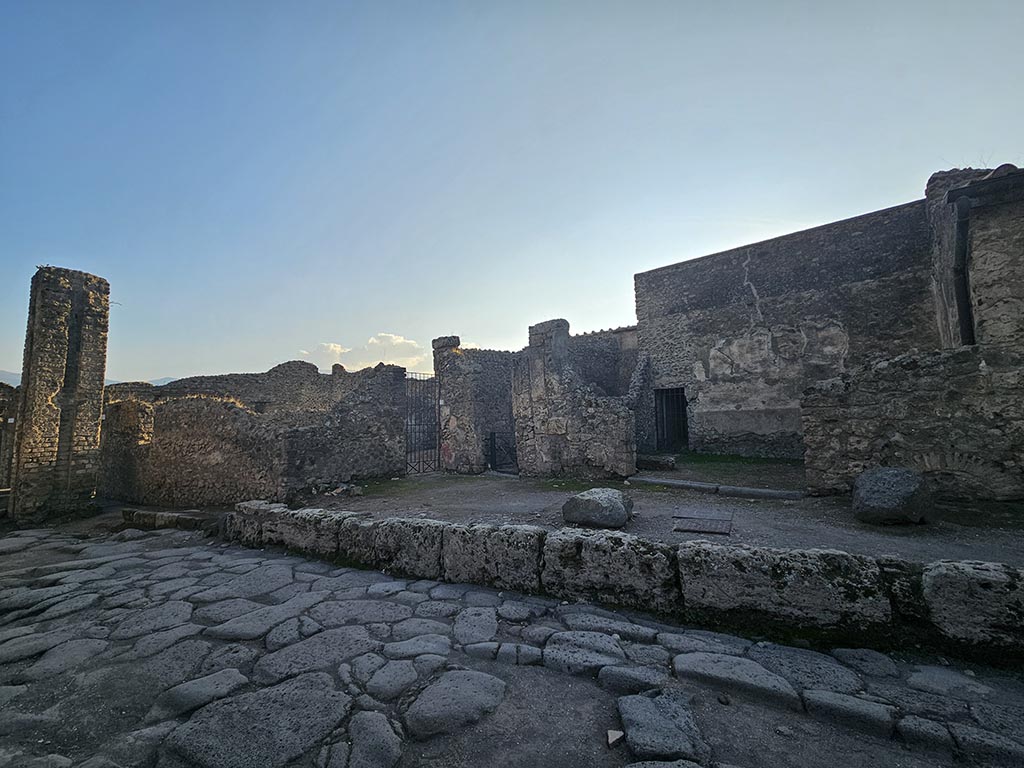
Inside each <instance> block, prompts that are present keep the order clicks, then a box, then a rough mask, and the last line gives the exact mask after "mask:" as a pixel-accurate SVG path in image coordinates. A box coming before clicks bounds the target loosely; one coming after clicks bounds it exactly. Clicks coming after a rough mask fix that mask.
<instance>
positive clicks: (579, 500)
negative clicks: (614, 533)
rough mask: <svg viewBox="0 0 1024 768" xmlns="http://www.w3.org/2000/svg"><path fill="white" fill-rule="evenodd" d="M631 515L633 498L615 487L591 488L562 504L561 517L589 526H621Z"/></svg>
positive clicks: (569, 521) (566, 520)
mask: <svg viewBox="0 0 1024 768" xmlns="http://www.w3.org/2000/svg"><path fill="white" fill-rule="evenodd" d="M632 516H633V500H632V499H631V498H629V496H627V495H626V494H624V493H623V492H622V491H619V490H616V489H615V488H591V489H590V490H588V491H583V493H577V494H576V495H575V496H571V497H570V498H569V499H568V500H567V501H566V502H565V503H564V504H563V505H562V519H563V520H565V522H567V523H574V524H576V525H583V526H587V527H590V528H621V527H622V526H624V525H625V524H626V523H627V522H628V521H629V519H630V518H631V517H632Z"/></svg>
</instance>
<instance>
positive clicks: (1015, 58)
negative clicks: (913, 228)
mask: <svg viewBox="0 0 1024 768" xmlns="http://www.w3.org/2000/svg"><path fill="white" fill-rule="evenodd" d="M1021 29H1024V3H1021V2H1019V0H1005V1H1004V2H991V1H990V2H985V1H984V0H981V1H980V2H973V3H963V2H943V1H942V0H928V1H926V2H900V0H890V1H889V2H884V3H883V2H878V3H875V2H870V1H859V2H856V3H854V2H850V3H833V2H826V3H822V2H763V1H762V0H757V1H756V2H728V1H725V2H717V3H707V2H703V3H697V2H684V1H682V0H679V1H677V2H653V1H644V0H630V1H626V2H600V1H598V0H579V2H553V1H545V2H532V1H530V0H526V1H524V2H512V0H508V1H506V2H481V1H480V0H475V1H473V2H430V1H427V2H424V1H421V0H415V1H413V0H410V1H409V2H390V1H388V0H373V1H369V0H368V1H367V2H359V3H351V2H342V0H333V1H332V2H319V1H313V0H295V2H261V1H260V0H238V2H231V1H229V0H212V1H211V0H174V1H173V2H171V1H169V0H168V1H167V2H160V1H159V0H151V1H150V2H143V3H140V2H135V1H134V0H131V1H129V0H125V1H124V2H104V1H103V0H88V1H86V2H83V1H82V0H66V1H64V2H53V1H52V0H31V1H29V0H21V1H19V0H7V2H3V3H0V72H2V74H0V267H2V271H0V369H8V370H19V369H20V365H21V348H22V344H23V341H24V327H25V313H26V310H27V293H28V282H29V279H30V278H31V275H32V273H33V271H34V269H35V266H36V265H37V264H43V263H47V264H56V265H60V266H67V267H72V268H76V269H83V270H86V271H89V272H93V273H96V274H99V275H102V276H104V277H106V278H107V279H109V280H110V282H111V286H112V287H111V293H112V300H113V301H114V302H116V303H115V304H114V305H113V306H112V309H111V326H110V342H109V365H108V374H109V376H110V377H111V378H115V379H137V378H141V379H150V378H155V377H161V376H184V375H190V374H197V373H217V372H227V371H255V370H265V369H266V368H268V367H270V366H271V365H274V364H275V363H278V362H281V361H284V360H288V359H295V358H299V357H301V356H302V353H303V352H304V353H305V357H306V358H307V359H311V360H313V361H315V362H318V363H319V364H321V365H328V364H329V363H330V362H331V361H333V360H341V361H342V362H344V363H346V365H348V366H349V367H358V366H360V365H362V364H366V363H368V362H372V361H374V360H375V359H377V358H380V357H386V358H388V359H391V360H397V361H399V362H405V363H408V364H409V365H410V366H411V367H413V368H418V369H420V370H428V369H429V348H430V340H431V338H433V337H435V336H440V335H445V334H450V333H456V334H459V335H461V336H462V338H463V340H464V341H468V342H471V343H475V344H478V345H481V346H485V347H495V348H519V347H521V346H523V345H524V344H525V342H526V328H527V326H528V325H529V324H531V323H535V322H539V321H541V320H546V319H550V318H553V317H565V318H566V319H568V320H569V321H570V323H571V324H572V327H573V330H574V331H584V330H594V329H597V328H602V327H612V326H617V325H624V324H629V323H631V322H633V321H634V314H633V287H632V275H633V274H634V273H635V272H637V271H642V270H645V269H649V268H652V267H656V266H660V265H663V264H668V263H672V262H675V261H680V260H683V259H687V258H693V257H696V256H700V255H703V254H706V253H711V252H714V251H717V250H722V249H725V248H728V247H732V246H735V245H740V244H742V243H745V242H751V241H755V240H759V239H763V238H765V237H770V236H773V235H777V234H782V233H785V232H790V231H794V230H797V229H801V228H806V227H808V226H813V225H816V224H821V223H825V222H828V221H832V220H835V219H839V218H845V217H848V216H852V215H856V214H859V213H864V212H868V211H871V210H876V209H879V208H883V207H886V206H889V205H894V204H897V203H901V202H906V201H908V200H913V199H916V198H919V197H921V196H922V194H923V188H924V183H925V181H926V179H927V177H928V175H929V174H930V173H931V172H932V171H934V170H938V169H943V168H950V167H957V166H960V167H963V166H974V167H985V166H992V165H996V164H999V163H1002V162H1014V163H1017V164H1018V165H1020V164H1024V143H1022V142H1021V130H1020V127H1021V125H1022V124H1024V99H1022V98H1021V95H1022V83H1024V48H1022V46H1021V44H1020V31H1021ZM341 350H347V351H341Z"/></svg>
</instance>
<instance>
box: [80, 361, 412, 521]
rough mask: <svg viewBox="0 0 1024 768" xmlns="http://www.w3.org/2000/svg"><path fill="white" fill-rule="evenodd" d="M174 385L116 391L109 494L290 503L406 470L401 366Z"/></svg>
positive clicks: (146, 500)
mask: <svg viewBox="0 0 1024 768" xmlns="http://www.w3.org/2000/svg"><path fill="white" fill-rule="evenodd" d="M174 384H175V385H176V386H174V387H170V389H168V387H169V386H170V385H165V386H163V387H144V386H142V387H140V386H138V385H135V384H131V385H124V386H122V385H116V386H113V387H111V388H110V393H109V396H108V400H107V405H106V417H105V424H104V430H103V441H102V451H101V453H102V457H103V467H102V473H101V484H100V490H101V492H102V493H103V495H105V496H108V497H111V498H117V499H121V500H124V501H130V502H134V503H143V504H159V505H169V506H201V505H212V504H233V503H235V502H237V501H238V500H239V499H242V498H248V497H252V496H254V495H258V496H263V497H266V498H273V499H279V500H290V499H293V498H295V497H297V496H300V495H302V494H304V493H309V492H316V491H323V490H329V489H333V488H335V487H337V486H338V485H339V484H341V483H343V482H348V481H349V480H351V479H360V478H368V477H391V476H394V475H396V474H402V473H404V471H405V416H406V407H405V405H406V389H405V371H404V370H403V369H402V368H399V367H396V366H385V365H379V366H377V367H376V368H367V369H364V370H362V371H356V372H354V373H349V372H346V371H345V370H344V369H342V368H341V367H340V366H337V367H336V368H335V370H334V371H333V372H332V373H331V374H320V373H319V372H318V371H317V370H316V368H315V367H314V366H311V365H309V364H308V363H301V362H299V363H285V364H284V365H280V366H277V367H276V368H273V369H271V370H270V371H268V372H267V373H265V374H235V375H231V376H219V377H197V378H196V379H195V380H188V379H184V380H180V381H178V382H174ZM236 386H237V390H234V391H233V388H234V387H236Z"/></svg>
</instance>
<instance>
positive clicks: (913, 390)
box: [0, 166, 1024, 519]
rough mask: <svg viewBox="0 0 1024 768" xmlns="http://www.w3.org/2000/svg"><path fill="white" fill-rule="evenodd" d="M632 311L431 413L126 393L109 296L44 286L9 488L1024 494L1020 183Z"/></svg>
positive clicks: (6, 408)
mask: <svg viewBox="0 0 1024 768" xmlns="http://www.w3.org/2000/svg"><path fill="white" fill-rule="evenodd" d="M635 293H636V314H637V324H636V325H635V326H630V327H626V328H619V329H615V330H609V331H600V332H596V333H585V334H580V335H575V336H574V335H572V334H571V333H570V329H569V324H568V323H567V322H566V321H564V320H550V321H547V322H542V323H538V324H536V325H534V326H532V327H531V328H530V329H529V339H528V344H527V346H526V347H525V348H523V349H522V350H520V351H514V352H513V351H495V350H481V349H470V348H463V347H462V346H461V343H460V339H459V337H458V336H445V337H441V338H438V339H435V340H434V342H433V356H434V376H433V377H429V378H428V379H427V380H425V381H423V380H421V379H417V381H420V383H421V384H422V386H418V387H417V388H416V389H415V393H416V394H415V397H410V394H409V393H410V391H411V390H410V389H409V381H408V380H407V375H406V372H405V371H404V370H403V369H401V368H398V367H395V366H385V365H379V366H377V367H376V368H371V369H365V370H362V371H357V372H354V373H352V372H348V371H346V370H345V369H344V368H342V367H341V366H335V368H334V370H333V371H332V372H331V373H330V374H321V373H320V372H319V371H318V370H317V369H316V368H315V367H314V366H312V365H310V364H308V363H303V362H290V363H285V364H282V365H279V366H277V367H275V368H273V369H271V370H270V371H267V372H266V373H260V374H231V375H225V376H200V377H193V378H189V379H182V380H179V381H175V382H172V383H171V384H167V385H164V386H161V387H154V386H152V385H149V384H139V383H134V384H119V385H114V386H111V387H109V388H108V389H107V392H106V397H105V398H104V386H103V376H104V363H105V350H106V332H107V313H108V287H107V284H106V282H105V281H104V280H102V279H100V278H96V277H93V276H91V275H87V274H84V273H81V272H73V271H70V270H63V269H56V268H52V267H44V268H41V269H40V270H39V273H38V274H37V275H36V277H35V278H34V279H33V282H32V297H31V307H30V312H29V327H28V334H27V339H26V346H25V366H24V372H23V384H22V386H21V387H20V389H19V390H17V391H15V390H11V389H10V388H0V416H2V417H3V419H4V421H3V427H2V428H0V488H3V487H4V486H5V485H6V484H7V483H8V482H9V483H10V486H11V498H10V503H9V510H10V514H12V515H13V516H15V517H16V518H19V519H28V518H36V517H41V516H46V515H54V514H62V513H65V512H69V511H74V510H76V509H79V508H81V507H82V505H83V504H87V503H88V501H89V500H90V499H91V498H92V497H93V495H94V494H95V493H97V492H98V493H99V494H100V495H102V496H106V497H113V498H117V499H121V500H124V501H132V502H138V503H147V504H161V505H171V506H186V505H188V506H191V505H212V504H230V503H233V502H237V501H239V500H242V499H247V498H264V499H272V500H277V501H289V500H294V499H296V498H298V497H301V496H302V495H303V494H308V493H315V492H317V491H323V490H327V489H329V488H331V487H333V486H336V485H337V484H338V483H342V482H347V481H348V480H350V479H357V480H358V479H364V478H370V477H392V476H397V475H401V474H403V473H405V472H406V471H421V470H422V469H423V468H424V467H427V468H429V469H435V468H438V469H442V470H444V471H449V472H458V473H465V474H474V473H480V472H484V471H486V470H488V469H498V470H507V471H517V472H519V473H521V474H523V475H527V476H541V477H555V476H565V475H568V476H575V477H587V478H597V477H609V478H622V477H628V476H629V475H631V474H633V473H634V472H636V468H637V457H638V456H639V455H641V454H645V453H676V452H679V451H684V450H691V451H704V452H715V453H730V454H740V455H743V456H765V457H787V458H794V459H799V458H803V460H804V463H805V467H806V476H807V483H808V490H809V491H810V492H812V493H836V492H838V493H842V492H846V491H848V490H849V489H850V488H851V486H852V483H853V480H854V479H855V478H856V476H857V475H858V474H859V473H860V472H862V471H863V470H865V469H867V468H870V467H872V466H877V465H879V464H881V465H894V466H905V467H912V468H916V469H919V470H922V471H923V472H924V473H925V474H926V477H927V478H928V480H929V482H930V483H931V485H932V486H933V488H934V489H936V490H937V491H938V492H939V493H940V494H941V495H942V496H944V497H948V498H952V499H957V498H987V499H995V500H1003V499H1020V498H1024V397H1021V392H1022V391H1024V353H1022V350H1024V171H1021V170H1018V169H1016V168H1014V167H1012V166H1004V167H1000V168H998V169H996V170H995V171H988V170H985V171H977V170H954V171H946V172H941V173H937V174H935V175H933V176H932V178H931V179H930V180H929V182H928V185H927V187H926V191H925V197H924V198H923V199H921V200H918V201H915V202H912V203H907V204H905V205H900V206H896V207H893V208H889V209H886V210H882V211H877V212H875V213H870V214H866V215H864V216H858V217H855V218H852V219H847V220H845V221H840V222H836V223H833V224H827V225H825V226H821V227H815V228H813V229H809V230H806V231H804V232H798V233H795V234H792V235H787V236H785V237H779V238H775V239H772V240H767V241H764V242H761V243H756V244H753V245H748V246H744V247H742V248H736V249H733V250H730V251H726V252H724V253H718V254H714V255H711V256H705V257H703V258H699V259H694V260H691V261H686V262H682V263H680V264H674V265H670V266H666V267H662V268H660V269H655V270H651V271H649V272H643V273H640V274H638V275H636V277H635ZM434 393H436V394H434ZM424 398H428V399H436V412H435V411H434V410H433V409H432V408H431V407H430V403H429V402H426V403H425V402H424ZM413 400H415V401H416V406H415V413H413V409H412V408H411V405H410V403H412V402H413ZM101 414H103V419H104V420H103V428H102V435H101V429H100V424H101ZM12 419H13V421H12ZM435 423H436V425H437V430H436V431H437V435H436V438H435V436H434V432H433V431H432V429H433V425H434V424H435ZM12 431H13V435H12ZM410 451H417V452H420V453H419V454H418V455H419V459H418V460H417V461H415V462H413V461H410V459H409V456H410ZM424 451H425V452H427V453H429V452H431V451H433V453H432V454H431V455H430V457H429V459H426V460H424V459H423V456H424V455H425V454H424V453H423V452H424ZM7 457H9V458H7Z"/></svg>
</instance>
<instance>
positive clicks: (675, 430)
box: [654, 387, 689, 453]
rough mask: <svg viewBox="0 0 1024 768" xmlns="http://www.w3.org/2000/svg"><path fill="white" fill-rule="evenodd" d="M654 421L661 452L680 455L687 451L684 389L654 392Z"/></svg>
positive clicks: (657, 390)
mask: <svg viewBox="0 0 1024 768" xmlns="http://www.w3.org/2000/svg"><path fill="white" fill-rule="evenodd" d="M654 420H655V422H656V424H657V431H658V450H659V451H665V452H666V453H679V452H680V451H685V450H686V448H687V447H688V445H689V443H688V441H687V437H688V436H687V430H686V391H685V390H684V389H683V388H682V387H677V388H675V389H656V390H654Z"/></svg>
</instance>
